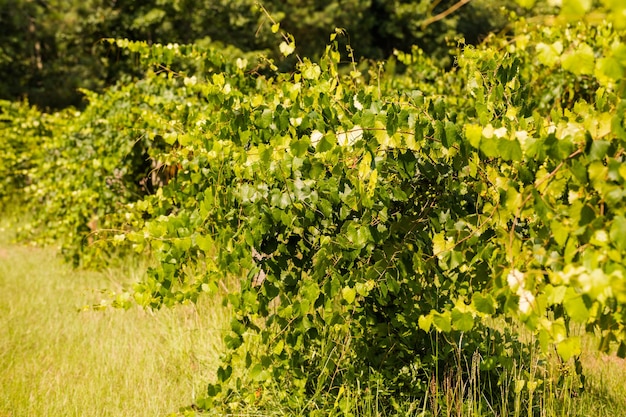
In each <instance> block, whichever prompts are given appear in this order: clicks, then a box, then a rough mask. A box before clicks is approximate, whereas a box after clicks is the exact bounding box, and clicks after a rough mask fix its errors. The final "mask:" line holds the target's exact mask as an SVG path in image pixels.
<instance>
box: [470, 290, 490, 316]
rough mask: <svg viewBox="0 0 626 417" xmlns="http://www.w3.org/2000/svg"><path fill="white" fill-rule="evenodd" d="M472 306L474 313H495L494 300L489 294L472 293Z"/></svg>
mask: <svg viewBox="0 0 626 417" xmlns="http://www.w3.org/2000/svg"><path fill="white" fill-rule="evenodd" d="M472 304H473V305H474V307H475V308H476V311H478V312H479V313H483V314H486V315H493V314H495V313H496V300H495V299H494V298H493V296H492V295H491V294H486V295H483V294H480V293H474V295H473V296H472Z"/></svg>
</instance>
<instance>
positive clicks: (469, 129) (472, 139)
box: [464, 124, 483, 149]
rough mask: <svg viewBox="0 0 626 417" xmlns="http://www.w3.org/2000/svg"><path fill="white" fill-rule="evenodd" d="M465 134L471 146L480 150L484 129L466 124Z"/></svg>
mask: <svg viewBox="0 0 626 417" xmlns="http://www.w3.org/2000/svg"><path fill="white" fill-rule="evenodd" d="M464 133H465V137H466V138H467V140H468V141H469V143H470V145H472V146H473V147H474V148H476V149H478V147H479V146H480V139H481V138H482V136H483V128H482V127H481V126H479V125H475V124H466V125H465V127H464Z"/></svg>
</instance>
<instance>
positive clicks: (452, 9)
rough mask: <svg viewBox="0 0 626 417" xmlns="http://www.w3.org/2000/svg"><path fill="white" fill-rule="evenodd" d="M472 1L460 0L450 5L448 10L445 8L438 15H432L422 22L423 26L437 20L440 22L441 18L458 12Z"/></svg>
mask: <svg viewBox="0 0 626 417" xmlns="http://www.w3.org/2000/svg"><path fill="white" fill-rule="evenodd" d="M470 1H472V0H459V1H458V2H457V3H455V4H453V5H452V6H450V7H448V8H447V9H446V10H444V11H443V12H441V13H439V14H438V15H435V16H431V17H429V18H428V19H426V20H424V21H423V22H422V28H425V27H426V26H428V25H431V24H433V23H435V22H438V21H439V20H442V19H445V18H446V17H448V16H449V15H451V14H452V13H454V12H456V11H457V10H459V9H460V8H461V7H463V6H465V5H466V4H467V3H469V2H470Z"/></svg>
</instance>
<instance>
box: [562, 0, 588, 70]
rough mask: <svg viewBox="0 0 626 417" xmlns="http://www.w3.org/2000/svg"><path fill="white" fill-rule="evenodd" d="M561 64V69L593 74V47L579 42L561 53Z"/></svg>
mask: <svg viewBox="0 0 626 417" xmlns="http://www.w3.org/2000/svg"><path fill="white" fill-rule="evenodd" d="M573 1H575V0H573ZM561 65H562V66H563V69H565V70H567V71H570V72H572V73H574V74H576V75H582V74H593V72H594V70H595V66H596V64H595V56H594V53H593V49H592V48H591V46H589V45H588V44H586V43H581V44H580V45H578V46H577V47H576V49H574V50H573V51H568V52H565V53H564V54H563V56H562V57H561Z"/></svg>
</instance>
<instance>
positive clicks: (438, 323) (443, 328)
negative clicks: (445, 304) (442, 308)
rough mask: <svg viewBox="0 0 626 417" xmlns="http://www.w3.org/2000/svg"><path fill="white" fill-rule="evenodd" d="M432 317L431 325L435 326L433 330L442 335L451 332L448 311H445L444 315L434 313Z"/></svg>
mask: <svg viewBox="0 0 626 417" xmlns="http://www.w3.org/2000/svg"><path fill="white" fill-rule="evenodd" d="M432 317H433V324H434V325H435V328H436V329H437V330H439V331H440V332H444V333H450V331H452V323H451V321H452V320H451V317H450V312H449V311H446V312H444V313H438V312H434V313H433V314H432Z"/></svg>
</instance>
